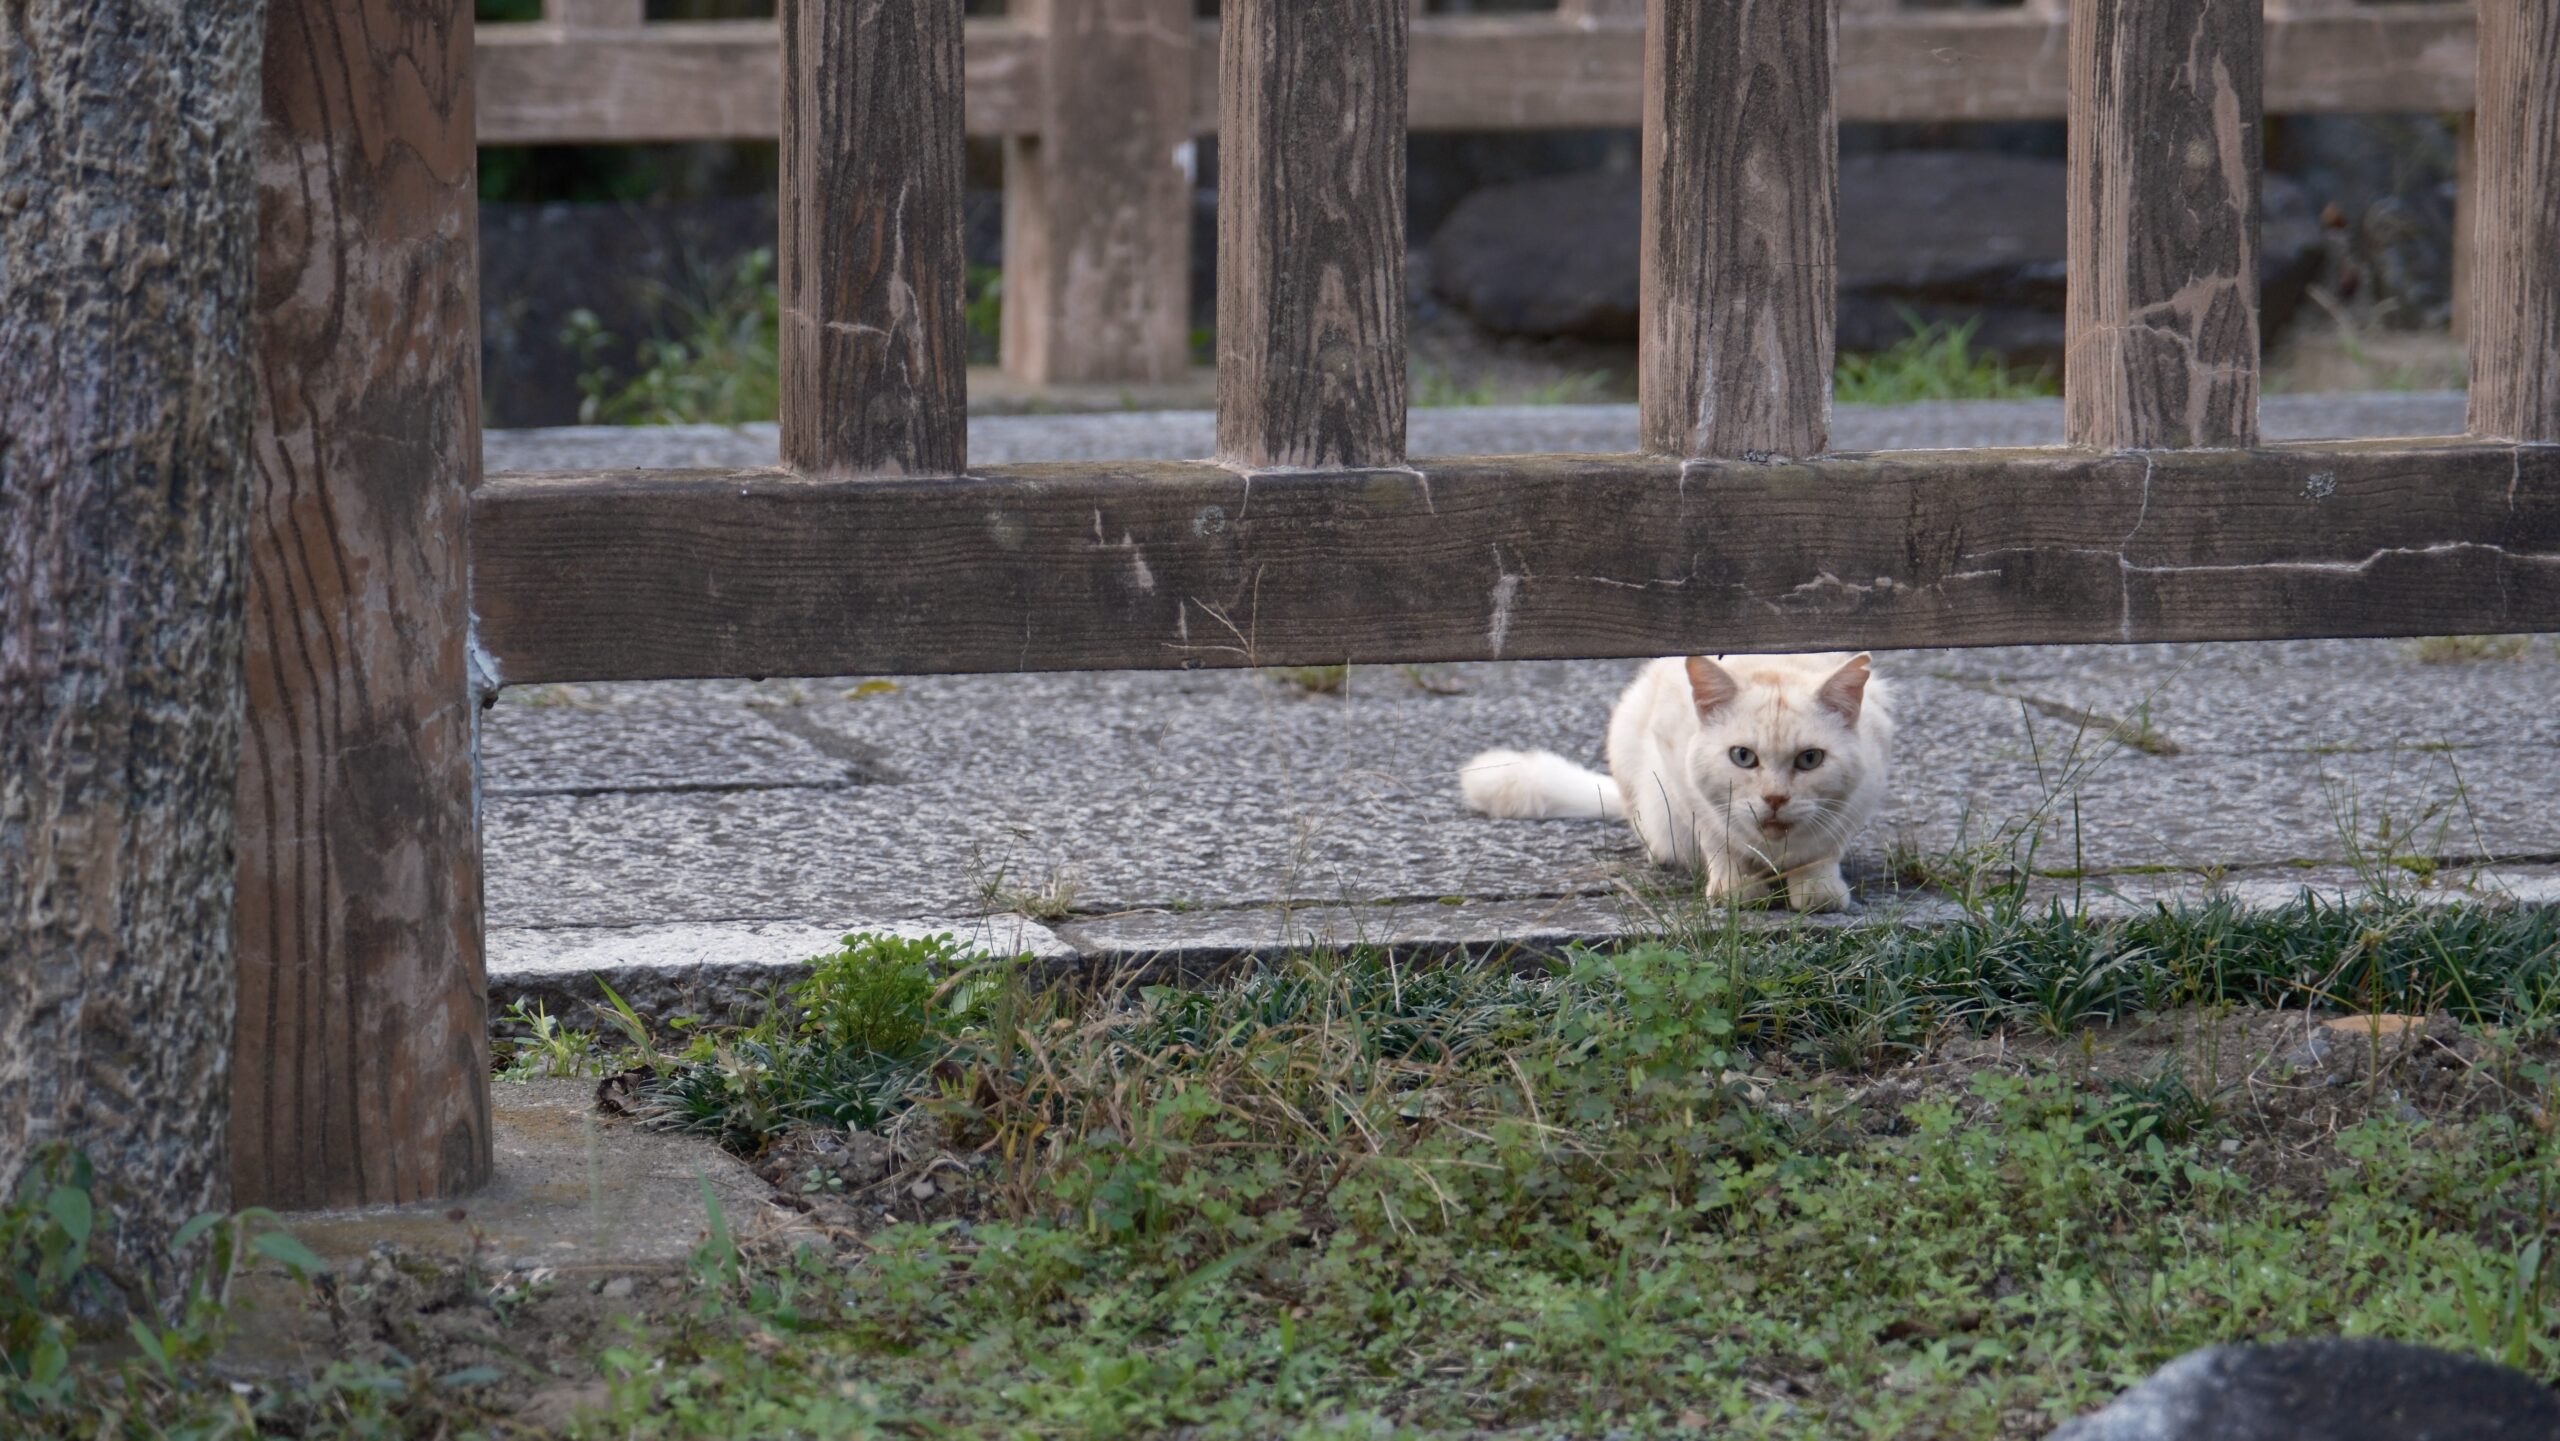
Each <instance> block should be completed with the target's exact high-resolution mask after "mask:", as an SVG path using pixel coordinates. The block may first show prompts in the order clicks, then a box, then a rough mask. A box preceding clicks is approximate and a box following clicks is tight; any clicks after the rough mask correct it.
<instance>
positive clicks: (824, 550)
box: [472, 441, 2560, 681]
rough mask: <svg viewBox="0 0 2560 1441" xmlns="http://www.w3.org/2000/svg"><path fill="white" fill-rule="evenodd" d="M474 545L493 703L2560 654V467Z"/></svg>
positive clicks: (1893, 471) (1890, 465)
mask: <svg viewBox="0 0 2560 1441" xmlns="http://www.w3.org/2000/svg"><path fill="white" fill-rule="evenodd" d="M472 535H473V556H474V560H475V565H476V576H477V581H476V584H477V587H478V589H477V596H478V604H479V611H480V617H481V625H482V631H481V634H482V637H483V640H484V642H485V643H486V644H487V645H489V647H490V648H491V649H492V650H493V651H495V652H496V654H497V656H498V659H499V662H500V664H501V665H502V666H503V667H504V669H505V671H506V674H507V676H508V678H509V679H510V680H511V681H512V680H524V681H554V680H558V681H570V680H640V679H661V678H670V677H679V676H726V675H787V674H819V675H884V674H885V675H898V674H909V673H919V672H941V671H989V670H992V671H1007V670H1075V669H1094V668H1135V669H1149V668H1170V667H1194V666H1245V665H1271V664H1298V663H1318V662H1338V661H1343V660H1351V661H1360V662H1372V661H1379V662H1383V661H1432V660H1492V659H1530V658H1538V657H1560V656H1625V655H1663V654H1669V653H1672V652H1675V651H1681V650H1702V649H1703V650H1797V649H1823V648H1829V647H1833V646H1849V647H1868V646H1874V647H1907V646H1940V645H2008V644H2022V643H2052V642H2067V641H2160V640H2248V639H2264V638H2269V637H2276V636H2296V635H2302V636H2312V635H2319V636H2335V635H2408V634H2436V633H2446V632H2466V633H2469V632H2490V631H2512V630H2536V629H2552V628H2555V627H2560V450H2555V449H2551V448H2539V449H2536V448H2530V447H2527V448H2518V447H2511V446H2502V445H2481V444H2466V443H2462V442H2458V441H2438V442H2428V441H2418V442H2387V443H2357V444H2334V445H2301V446H2281V447H2275V448H2270V449H2265V450H2257V451H2243V452H2211V453H2205V452H2157V453H2153V454H2148V455H2126V454H2101V453H2095V452H2088V451H2076V450H2061V449H2057V450H2039V451H2006V452H1979V453H1964V452H1914V453H1911V454H1906V455H1889V454H1888V455H1866V456H1835V457H1830V458H1825V459H1821V460H1813V461H1803V462H1796V463H1789V464H1753V463H1751V462H1747V461H1693V462H1689V463H1687V464H1685V465H1684V464H1682V463H1680V462H1677V461H1670V460H1648V459H1644V458H1640V457H1634V456H1591V457H1552V456H1548V457H1536V456H1531V457H1513V458H1504V459H1490V460H1446V461H1442V460H1425V461H1417V462H1415V464H1414V465H1413V466H1411V467H1408V468H1400V469H1396V470H1380V471H1370V472H1353V473H1347V474H1344V473H1336V474H1314V473H1289V474H1274V473H1267V472H1266V473H1262V474H1253V475H1242V474H1237V473H1235V472H1233V471H1230V470H1227V469H1224V468H1222V467H1217V466H1211V465H1153V464H1132V465H1123V466H1099V465H1085V466H1023V467H1009V468H999V469H990V470H988V471H986V472H984V473H982V474H979V475H976V476H972V477H970V478H969V479H967V480H961V481H942V482H927V481H895V482H869V483H861V484H856V483H812V482H806V481H798V480H793V479H791V478H789V477H786V476H783V475H780V474H778V473H774V472H748V473H702V474H691V475H688V474H678V473H665V472H661V473H655V474H605V475H589V476H566V475H509V476H501V477H497V478H494V479H493V480H492V481H491V483H490V484H489V485H487V486H485V487H483V489H482V490H481V492H480V497H479V502H478V507H477V510H476V511H475V513H474V516H473V531H472Z"/></svg>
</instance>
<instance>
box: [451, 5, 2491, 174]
mask: <svg viewBox="0 0 2560 1441" xmlns="http://www.w3.org/2000/svg"><path fill="white" fill-rule="evenodd" d="M1642 28H1643V27H1642V24H1641V16H1640V12H1635V11H1630V10H1627V9H1625V8H1624V7H1612V6H1610V5H1607V4H1602V5H1600V6H1597V7H1595V13H1590V14H1557V15H1544V14H1530V15H1502V16H1459V15H1419V16H1415V17H1413V19H1412V53H1413V78H1412V85H1411V90H1410V95H1409V101H1410V110H1409V112H1408V123H1409V124H1410V125H1411V126H1412V128H1414V129H1416V130H1426V131H1440V130H1552V129H1570V128H1575V127H1583V126H1592V127H1600V126H1631V125H1635V124H1638V123H1639V122H1640V121H1641V119H1642V104H1643V75H1644V42H1643V36H1642ZM967 29H968V50H967V65H968V129H969V133H970V134H972V135H985V136H1000V135H1031V134H1037V133H1038V132H1039V131H1040V129H1041V126H1042V123H1043V116H1044V114H1045V111H1044V109H1043V94H1042V91H1043V87H1044V85H1045V83H1046V81H1047V78H1048V72H1047V65H1046V63H1045V59H1044V46H1043V43H1042V39H1041V35H1040V33H1039V31H1038V30H1037V29H1036V28H1035V27H1034V26H1032V25H1030V24H1027V23H1025V22H1023V21H1022V20H1019V19H1014V18H1005V19H976V20H971V21H969V22H968V27H967ZM2473 30H2474V25H2473V21H2472V16H2471V11H2470V8H2469V7H2468V6H2466V5H2460V4H2454V3H2416V4H2389V5H2365V6H2349V7H2329V6H2325V5H2324V6H2320V7H2318V8H2305V7H2303V6H2301V5H2295V6H2291V7H2281V6H2277V5H2272V4H2271V5H2270V6H2269V7H2268V14H2267V17H2266V46H2265V55H2266V65H2265V72H2266V102H2267V108H2268V109H2269V110H2270V111H2271V112H2273V113H2276V114H2286V115H2290V114H2313V113H2320V112H2376V113H2392V114H2426V113H2435V112H2449V111H2460V110H2468V109H2470V108H2471V106H2472V99H2473V80H2472V71H2473V61H2474V38H2473ZM1218 51H1219V40H1218V24H1217V22H1215V21H1204V22H1199V25H1198V30H1197V35H1196V39H1195V42H1194V43H1193V44H1192V46H1191V59H1190V64H1191V76H1190V87H1189V88H1190V92H1191V96H1192V102H1191V104H1192V109H1191V127H1190V128H1191V130H1192V133H1194V134H1199V135H1207V134H1211V133H1213V132H1214V131H1215V130H1216V128H1217V120H1218V112H1219V105H1220V101H1219V98H1218V65H1217V56H1218ZM781 55H782V49H781V42H780V36H779V34H778V32H777V31H776V29H775V27H774V25H773V23H772V22H770V21H753V20H741V21H695V22H675V21H664V22H657V23H652V24H648V25H616V26H613V27H610V28H583V27H582V28H571V27H569V26H564V25H560V24H553V23H542V24H516V25H488V26H483V27H482V28H481V31H480V44H479V65H480V69H479V78H480V139H481V141H482V143H484V144H490V145H533V144H571V143H614V142H624V141H660V140H740V139H771V138H773V137H774V136H775V135H776V134H777V133H779V127H780V117H781V95H782V58H781ZM1839 74H1840V82H1839V102H1838V103H1839V115H1840V118H1841V119H1842V120H1847V121H1938V120H2058V119H2061V118H2062V117H2063V116H2064V115H2066V114H2067V113H2069V102H2070V86H2069V82H2068V77H2067V60H2066V44H2065V25H2064V19H2063V16H2062V13H2061V12H2060V11H2059V10H2058V9H2053V8H2047V7H2042V6H2031V7H2025V8H2021V9H2017V10H2003V11H1916V10H1914V11H1897V10H1874V9H1853V10H1852V12H1851V13H1850V14H1848V15H1847V16H1846V17H1844V19H1843V22H1842V24H1841V27H1840V55H1839Z"/></svg>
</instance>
